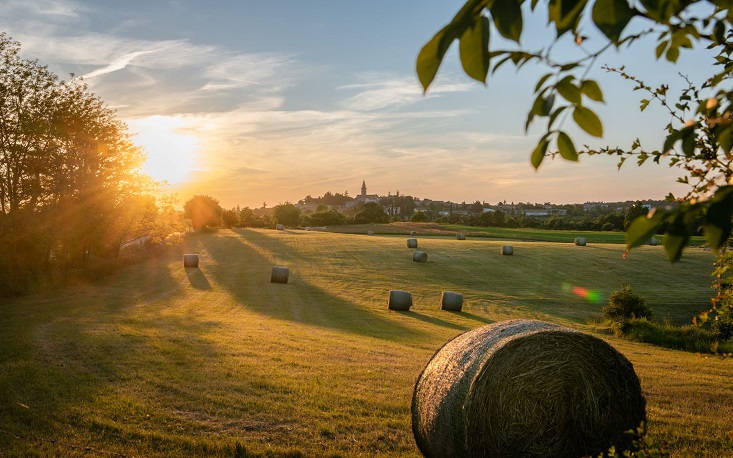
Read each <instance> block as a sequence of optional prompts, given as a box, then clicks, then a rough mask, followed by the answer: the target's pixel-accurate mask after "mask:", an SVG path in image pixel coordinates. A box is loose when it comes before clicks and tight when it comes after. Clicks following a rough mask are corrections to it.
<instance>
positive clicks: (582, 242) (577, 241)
mask: <svg viewBox="0 0 733 458" xmlns="http://www.w3.org/2000/svg"><path fill="white" fill-rule="evenodd" d="M575 244H576V245H577V246H585V244H586V240H585V237H575Z"/></svg>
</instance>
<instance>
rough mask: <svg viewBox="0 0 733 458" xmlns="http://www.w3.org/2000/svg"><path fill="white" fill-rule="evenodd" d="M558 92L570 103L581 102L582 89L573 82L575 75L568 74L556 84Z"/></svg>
mask: <svg viewBox="0 0 733 458" xmlns="http://www.w3.org/2000/svg"><path fill="white" fill-rule="evenodd" d="M555 89H556V90H557V92H558V93H559V94H560V95H561V96H563V97H564V98H565V100H567V101H568V102H570V103H580V89H579V88H578V87H577V86H576V85H574V84H573V77H572V76H566V77H565V78H563V79H562V80H561V81H560V82H559V83H557V84H556V85H555Z"/></svg>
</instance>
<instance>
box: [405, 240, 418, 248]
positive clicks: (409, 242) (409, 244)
mask: <svg viewBox="0 0 733 458" xmlns="http://www.w3.org/2000/svg"><path fill="white" fill-rule="evenodd" d="M407 248H417V239H407Z"/></svg>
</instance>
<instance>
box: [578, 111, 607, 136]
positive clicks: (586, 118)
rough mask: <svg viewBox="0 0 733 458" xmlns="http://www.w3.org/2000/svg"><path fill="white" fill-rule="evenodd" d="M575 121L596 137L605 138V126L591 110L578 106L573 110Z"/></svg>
mask: <svg viewBox="0 0 733 458" xmlns="http://www.w3.org/2000/svg"><path fill="white" fill-rule="evenodd" d="M573 119H574V120H575V123H576V124H578V126H579V127H580V128H581V129H583V130H584V131H586V132H588V134H590V135H592V136H594V137H603V124H602V123H601V120H600V119H599V118H598V116H597V115H596V114H595V113H593V111H591V110H590V109H588V108H586V107H584V106H581V105H578V106H576V107H575V110H573Z"/></svg>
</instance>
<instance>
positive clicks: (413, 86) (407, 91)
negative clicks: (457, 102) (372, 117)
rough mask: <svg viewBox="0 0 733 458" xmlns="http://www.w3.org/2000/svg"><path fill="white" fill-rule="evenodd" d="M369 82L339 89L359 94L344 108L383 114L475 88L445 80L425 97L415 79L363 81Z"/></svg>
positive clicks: (377, 77) (379, 76)
mask: <svg viewBox="0 0 733 458" xmlns="http://www.w3.org/2000/svg"><path fill="white" fill-rule="evenodd" d="M363 79H367V80H368V81H369V82H363V83H355V84H347V85H343V86H340V87H339V88H338V89H339V90H342V91H349V90H356V91H358V94H356V95H354V96H351V97H349V98H347V99H345V100H344V101H343V102H342V103H343V106H344V107H346V108H348V109H351V110H357V111H372V110H380V109H384V108H389V107H400V106H404V105H411V104H414V103H417V102H419V101H420V100H424V99H425V98H433V97H438V96H440V95H442V94H446V93H449V92H465V91H470V90H472V89H474V88H475V85H472V84H468V83H460V82H455V81H447V80H446V79H445V78H443V79H442V80H441V82H439V83H436V85H435V86H434V87H432V88H431V90H430V92H429V93H427V94H425V95H424V94H423V91H422V88H421V87H420V84H419V83H418V81H417V78H415V77H413V76H392V75H383V74H369V75H366V76H365V77H363Z"/></svg>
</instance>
